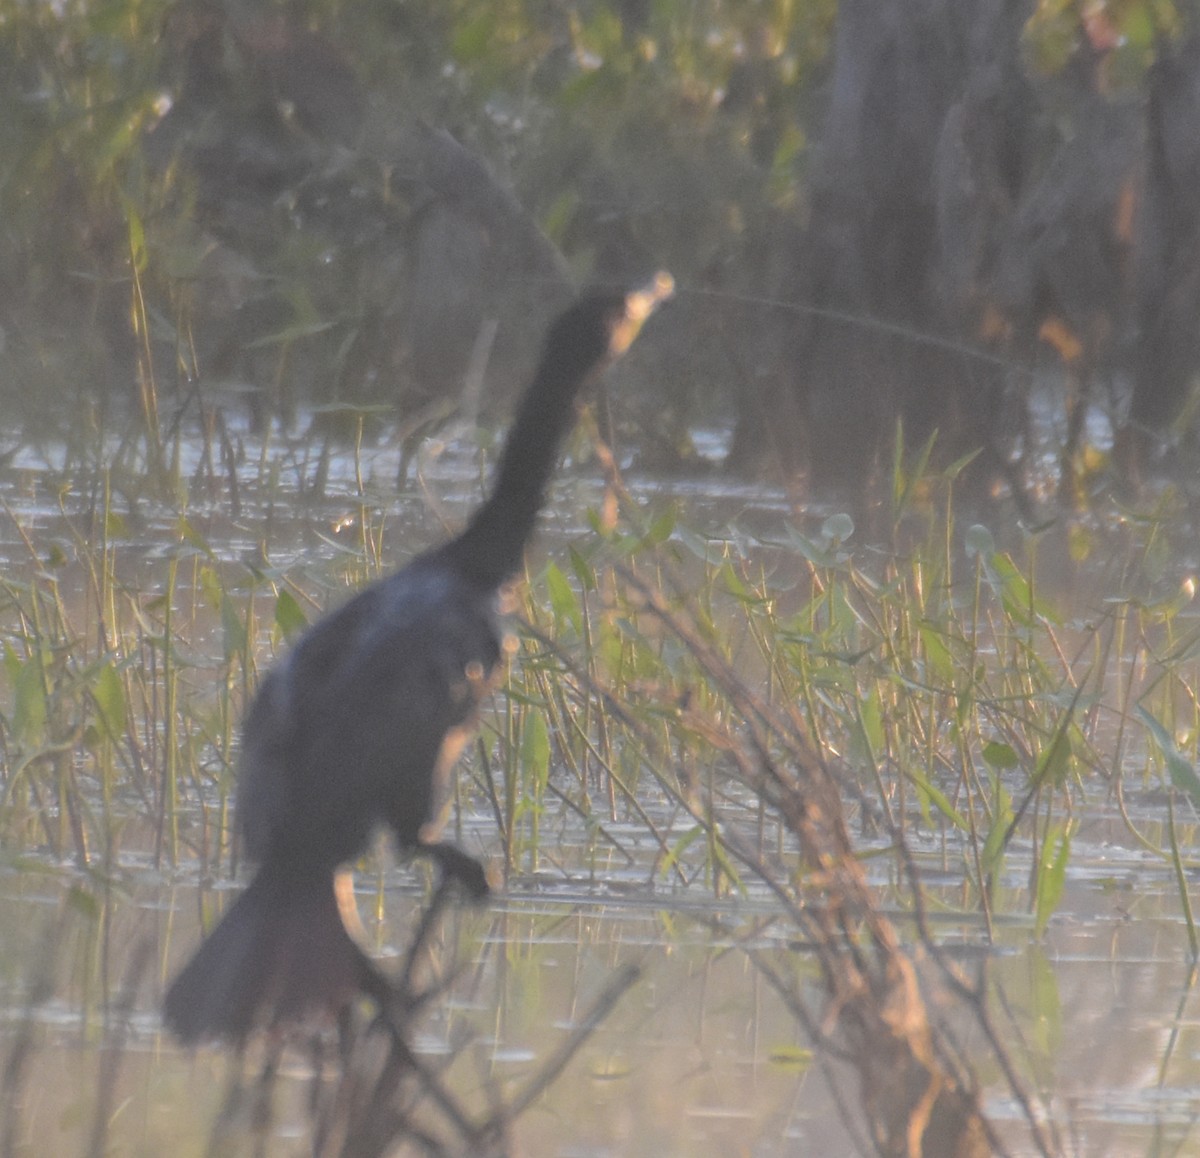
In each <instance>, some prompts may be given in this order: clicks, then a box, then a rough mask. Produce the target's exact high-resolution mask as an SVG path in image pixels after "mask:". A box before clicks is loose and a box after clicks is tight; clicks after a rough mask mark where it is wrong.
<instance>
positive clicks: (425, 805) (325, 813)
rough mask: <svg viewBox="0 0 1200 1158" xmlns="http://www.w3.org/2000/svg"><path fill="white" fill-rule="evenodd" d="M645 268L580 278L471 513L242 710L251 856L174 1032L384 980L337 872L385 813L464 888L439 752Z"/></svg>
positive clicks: (327, 626)
mask: <svg viewBox="0 0 1200 1158" xmlns="http://www.w3.org/2000/svg"><path fill="white" fill-rule="evenodd" d="M669 293H670V279H669V278H668V277H666V275H660V276H659V278H658V279H657V281H656V282H655V283H654V288H653V289H652V290H650V291H647V292H642V293H633V294H628V295H626V294H602V295H596V296H593V297H591V298H586V299H584V300H583V301H581V302H579V303H578V304H576V305H575V306H573V307H572V308H571V309H570V310H568V311H567V312H566V313H565V314H564V315H563V316H562V317H561V318H559V319H558V321H557V322H556V323H555V324H554V326H553V327H552V329H551V331H550V334H549V337H548V338H547V341H546V347H545V349H544V351H543V354H542V360H541V363H540V365H539V367H538V372H537V374H536V375H535V377H534V381H533V383H532V384H531V385H530V387H529V390H528V391H527V392H526V394H525V397H524V398H523V400H522V402H521V405H520V407H519V409H518V412H517V415H516V418H515V420H514V422H513V426H512V428H511V430H510V432H509V436H508V441H507V443H506V445H505V450H504V455H503V458H502V460H501V463H500V469H499V471H498V473H497V479H496V484H495V486H494V488H493V490H492V493H491V495H490V497H489V498H488V500H487V502H485V503H484V504H483V506H482V507H481V508H480V509H479V510H478V511H477V512H476V514H475V516H474V518H472V520H471V522H470V523H469V524H468V526H467V528H466V529H465V530H464V531H463V532H462V534H460V535H458V536H457V537H456V538H454V539H451V540H450V541H449V542H447V543H445V544H444V545H442V546H441V547H438V548H435V549H434V550H432V551H429V552H427V553H426V554H424V555H421V556H419V557H418V558H417V559H415V560H414V561H413V562H412V563H410V564H409V565H408V566H407V567H405V568H403V569H402V570H401V571H399V572H397V573H396V574H395V575H393V576H391V577H390V578H387V579H384V580H382V581H380V582H378V583H375V584H373V585H372V586H370V587H368V588H366V589H365V590H364V591H362V592H360V593H359V594H358V595H356V596H355V597H354V598H352V599H351V600H349V602H347V603H346V604H345V605H343V606H342V607H341V608H339V609H338V610H336V611H334V612H333V613H332V614H330V615H328V616H326V617H325V618H324V619H321V620H320V621H319V622H317V623H316V624H314V625H313V626H312V627H311V628H309V629H308V630H307V631H306V632H305V633H304V634H303V635H302V636H301V638H300V639H299V640H298V641H297V643H296V644H295V646H294V647H293V648H292V650H291V651H290V652H289V654H288V655H287V656H286V657H285V658H284V659H283V660H282V661H281V662H280V663H279V664H278V665H277V666H276V667H275V668H274V669H273V670H272V671H271V672H270V673H269V674H268V675H267V676H266V678H265V679H264V680H263V682H262V685H261V686H260V688H259V691H258V694H257V696H256V697H255V700H254V703H253V705H252V706H251V708H250V711H249V712H248V714H247V716H246V722H245V727H244V730H243V737H242V755H241V763H240V767H239V772H238V807H237V828H238V833H239V836H240V838H241V840H242V842H243V845H244V847H245V850H246V853H247V855H248V856H249V858H250V859H251V860H252V861H255V862H257V864H258V871H257V873H256V874H255V876H254V879H253V880H252V881H251V882H250V884H249V886H248V887H247V888H246V890H245V892H243V893H242V895H241V896H240V897H239V898H238V899H237V901H236V902H235V903H234V905H233V906H232V907H231V908H230V910H229V911H228V912H227V913H226V915H225V917H224V918H223V919H222V921H221V923H220V924H219V925H218V926H217V928H216V929H215V930H214V931H213V933H212V935H211V936H210V937H209V938H208V940H206V941H205V943H204V944H203V945H202V946H201V947H200V950H199V951H198V952H197V953H196V955H195V956H194V957H193V958H192V960H191V961H190V962H189V963H188V964H187V965H186V966H185V967H184V969H183V971H182V972H181V973H180V974H179V976H178V977H177V978H176V979H175V981H174V982H173V983H172V985H171V987H170V989H169V991H168V993H167V997H166V1001H165V1003H164V1015H165V1020H166V1022H167V1024H168V1025H169V1026H170V1027H171V1028H172V1029H173V1030H174V1031H175V1033H176V1034H177V1035H178V1037H179V1038H180V1039H181V1040H183V1041H185V1042H194V1041H196V1040H198V1039H200V1038H202V1037H206V1036H211V1037H224V1038H227V1039H230V1040H234V1041H241V1040H243V1039H244V1038H245V1037H246V1036H247V1034H249V1033H250V1032H251V1031H252V1030H253V1029H254V1028H256V1027H257V1026H262V1025H265V1026H274V1025H277V1024H279V1023H280V1022H283V1021H289V1020H296V1019H299V1018H302V1017H304V1016H306V1015H308V1014H310V1013H312V1012H318V1011H320V1012H326V1013H337V1012H339V1011H340V1010H342V1009H344V1008H345V1006H346V1005H347V1003H348V1002H350V1001H351V1000H352V999H353V998H354V996H355V995H356V994H358V993H364V992H365V993H367V994H369V995H371V996H373V997H374V998H376V999H377V1000H378V1001H379V1002H381V1003H386V1002H387V1001H388V1000H389V996H390V989H389V986H388V983H387V981H386V980H385V979H384V978H383V976H382V975H381V974H380V973H379V972H378V971H377V970H376V969H375V967H374V965H373V964H372V963H371V961H370V960H369V959H368V958H367V957H366V955H365V954H364V953H363V952H362V950H361V949H360V948H359V947H358V945H357V944H356V943H355V941H354V940H353V938H352V937H351V936H350V935H349V933H348V932H347V929H346V926H345V923H344V921H343V919H342V910H341V906H340V904H339V900H340V899H341V898H339V894H338V892H337V885H336V873H337V869H338V867H339V866H340V865H342V864H344V863H345V862H347V861H350V860H353V859H354V858H355V857H357V856H359V855H361V853H362V852H363V851H364V849H365V848H366V847H367V844H368V842H369V840H370V837H371V834H372V832H373V831H374V830H375V829H376V828H378V827H381V826H385V827H387V828H390V829H391V831H392V832H393V833H394V834H395V836H396V838H397V840H398V841H399V843H400V846H401V848H402V849H404V850H406V851H409V852H413V851H423V852H426V853H428V854H429V855H431V856H433V857H434V858H435V859H436V860H437V862H438V864H439V866H440V867H441V869H442V873H443V875H444V876H445V877H447V878H450V879H453V880H455V881H456V882H457V883H458V884H459V885H460V886H461V887H462V888H463V889H464V890H465V891H466V892H467V894H468V895H470V896H473V897H476V898H478V897H482V896H483V895H485V894H486V893H487V890H488V886H487V880H486V877H485V875H484V871H483V867H482V866H481V865H480V864H479V862H478V861H476V860H475V859H474V858H473V857H471V856H470V855H468V854H467V853H465V852H463V851H462V850H460V849H458V848H456V847H454V846H453V845H451V844H448V843H445V842H441V841H439V840H438V832H439V829H440V822H441V818H442V813H443V811H444V804H445V798H446V796H447V791H448V784H449V777H450V773H451V769H452V767H453V764H454V762H455V760H456V759H457V757H458V753H459V751H460V749H461V747H462V745H463V744H464V743H465V741H466V740H467V738H468V737H469V736H470V735H471V732H472V728H473V725H474V722H475V718H476V716H477V714H478V711H479V705H480V702H481V700H482V699H483V697H484V696H485V695H486V694H487V692H488V690H489V688H490V686H491V684H492V681H493V679H494V677H495V675H496V673H497V671H498V670H499V666H500V660H501V655H502V653H503V646H502V643H503V636H502V631H501V627H500V624H499V621H498V618H497V601H498V597H499V592H500V589H501V587H502V586H503V585H504V583H505V582H506V581H507V580H508V579H510V578H511V577H512V576H513V575H514V574H515V573H516V572H517V571H518V570H519V568H520V566H521V562H522V558H523V555H524V550H525V546H526V544H527V543H528V541H529V538H530V535H531V534H532V532H533V528H534V525H535V523H536V519H537V513H538V510H539V508H540V507H541V504H542V499H543V495H544V490H545V485H546V482H547V481H548V479H549V477H550V474H551V472H552V471H553V469H554V466H555V463H556V461H557V457H558V447H559V444H560V442H561V441H562V438H563V435H564V434H565V433H566V431H567V430H568V429H569V428H570V426H571V424H572V422H573V421H574V403H575V398H576V395H577V393H578V391H579V389H580V388H581V387H582V386H583V385H584V384H585V383H586V382H587V381H588V380H589V379H590V378H592V377H593V376H594V375H595V374H596V373H597V372H598V371H599V370H600V369H601V368H602V367H603V366H604V365H605V364H606V362H608V361H609V360H611V359H612V358H613V357H615V356H616V355H618V354H620V353H621V352H622V351H623V350H624V349H625V347H626V346H628V344H629V342H630V341H632V340H633V337H634V335H635V334H636V333H637V330H638V328H639V327H640V325H641V322H642V321H643V320H644V318H645V317H646V316H647V315H648V313H649V312H650V310H652V309H653V308H654V305H655V304H656V303H657V302H658V301H659V300H661V299H662V298H663V297H665V296H667V295H668V294H669Z"/></svg>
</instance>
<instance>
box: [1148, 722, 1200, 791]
mask: <svg viewBox="0 0 1200 1158" xmlns="http://www.w3.org/2000/svg"><path fill="white" fill-rule="evenodd" d="M1134 714H1135V715H1136V716H1137V718H1138V719H1139V720H1141V721H1142V723H1143V724H1145V725H1146V729H1147V731H1149V733H1150V735H1151V736H1152V737H1153V738H1154V743H1155V744H1156V745H1157V746H1158V750H1159V751H1160V752H1161V753H1162V754H1163V759H1164V760H1165V761H1166V764H1167V774H1168V775H1169V776H1170V777H1171V783H1172V784H1174V785H1175V787H1176V788H1178V789H1179V790H1180V791H1181V792H1183V793H1186V795H1187V796H1188V798H1189V799H1190V800H1191V802H1192V804H1193V805H1195V806H1196V807H1198V808H1200V776H1197V775H1196V769H1195V768H1194V767H1193V765H1192V762H1191V761H1190V760H1189V759H1188V758H1187V757H1186V756H1185V755H1184V754H1183V753H1182V752H1181V751H1180V750H1179V749H1178V748H1177V747H1176V745H1175V740H1174V738H1173V737H1172V736H1171V733H1170V732H1168V731H1167V729H1166V728H1164V727H1163V726H1162V724H1160V723H1159V722H1158V721H1157V720H1156V719H1155V718H1154V717H1153V716H1152V715H1151V714H1150V713H1149V712H1148V711H1146V709H1145V708H1143V707H1142V706H1141V704H1139V705H1138V706H1137V707H1136V708H1134Z"/></svg>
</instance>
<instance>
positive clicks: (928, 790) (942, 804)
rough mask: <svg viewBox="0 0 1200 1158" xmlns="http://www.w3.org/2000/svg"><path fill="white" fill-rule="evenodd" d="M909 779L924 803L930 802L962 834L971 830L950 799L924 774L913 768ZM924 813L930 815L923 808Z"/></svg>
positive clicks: (909, 773)
mask: <svg viewBox="0 0 1200 1158" xmlns="http://www.w3.org/2000/svg"><path fill="white" fill-rule="evenodd" d="M908 778H909V780H911V781H912V783H913V784H914V785H915V786H916V789H917V795H918V796H920V797H922V803H925V802H928V803H930V804H932V805H933V806H934V807H935V808H936V809H937V810H938V811H939V812H940V813H941V814H942V815H943V816H944V817H945V818H946V819H947V820H949V821H950V823H951V824H953V825H954V827H955V828H957V829H959V830H960V831H962V832H967V831H968V830H969V828H968V825H967V822H966V819H965V818H964V817H963V815H962V813H960V812H959V811H958V810H957V809H956V808H955V807H954V805H953V804H951V803H950V799H949V797H947V796H946V794H945V793H944V792H943V791H942V790H941V789H940V788H938V787H937V786H936V785H935V784H934V783H933V782H932V781H931V780H927V779H926V778H925V774H924V773H923V772H920V771H918V770H917V769H915V768H913V769H910V770H909V772H908ZM922 811H923V812H925V814H926V815H928V809H926V808H922Z"/></svg>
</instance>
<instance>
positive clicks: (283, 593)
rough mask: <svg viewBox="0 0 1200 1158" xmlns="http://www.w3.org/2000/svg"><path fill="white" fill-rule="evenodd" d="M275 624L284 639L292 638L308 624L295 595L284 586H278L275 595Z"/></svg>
mask: <svg viewBox="0 0 1200 1158" xmlns="http://www.w3.org/2000/svg"><path fill="white" fill-rule="evenodd" d="M275 626H276V627H278V628H279V630H280V631H281V632H282V633H283V638H284V639H288V640H290V639H294V638H295V637H296V636H297V635H299V634H300V632H302V631H303V630H304V629H305V628H306V627H307V626H308V618H307V617H306V616H305V614H304V612H303V611H302V610H301V608H300V604H299V603H297V602H296V597H295V596H294V595H293V594H292V593H291V592H290V591H289V590H288V589H287V588H286V587H283V588H280V591H279V594H278V595H277V596H276V597H275Z"/></svg>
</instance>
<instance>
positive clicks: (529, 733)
mask: <svg viewBox="0 0 1200 1158" xmlns="http://www.w3.org/2000/svg"><path fill="white" fill-rule="evenodd" d="M521 767H522V769H523V770H524V775H525V776H532V781H527V783H530V784H531V786H532V788H533V795H534V796H536V797H538V798H540V797H541V795H542V791H543V789H544V788H545V787H546V781H547V780H548V779H549V777H550V733H549V732H548V731H547V729H546V717H545V715H544V714H543V713H542V712H540V711H538V710H537V709H536V708H530V709H529V711H527V712H525V713H524V716H523V718H522V724H521Z"/></svg>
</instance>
